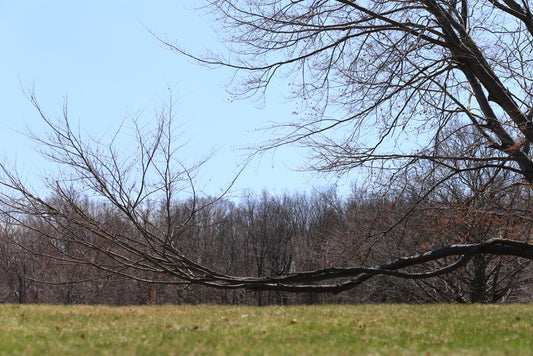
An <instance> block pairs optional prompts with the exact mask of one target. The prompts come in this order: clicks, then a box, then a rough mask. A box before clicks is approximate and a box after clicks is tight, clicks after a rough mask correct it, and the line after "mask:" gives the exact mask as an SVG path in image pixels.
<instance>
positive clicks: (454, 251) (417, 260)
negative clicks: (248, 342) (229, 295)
mask: <svg viewBox="0 0 533 356" xmlns="http://www.w3.org/2000/svg"><path fill="white" fill-rule="evenodd" d="M482 254H492V255H505V256H516V257H521V258H526V259H530V260H531V259H533V244H531V243H528V242H519V241H515V240H507V239H492V240H489V241H486V242H481V243H477V244H455V245H450V246H445V247H441V248H438V249H436V250H432V251H428V252H425V253H422V254H418V255H413V256H408V257H402V258H398V259H397V260H394V261H392V262H390V263H386V264H383V265H380V266H376V267H350V268H327V269H322V270H317V271H312V272H301V273H294V274H290V275H286V276H281V277H277V278H235V277H229V276H228V277H225V278H221V277H215V276H208V277H207V278H205V279H200V280H197V281H193V283H198V284H205V285H209V286H212V287H216V288H223V289H239V288H241V289H248V290H271V291H286V292H330V293H340V292H343V291H346V290H350V289H353V288H355V287H357V286H358V285H360V284H362V283H364V282H365V281H367V280H369V279H371V278H373V277H377V276H392V277H397V278H405V279H426V278H433V277H438V276H440V275H444V274H447V273H451V272H453V271H455V270H457V269H459V268H461V267H464V266H465V265H466V264H467V263H468V262H469V261H470V260H471V259H472V258H473V257H474V256H475V255H482ZM445 258H448V259H451V262H449V264H448V265H447V266H446V267H439V268H434V269H433V268H432V267H427V266H425V265H427V264H429V263H431V262H435V261H439V260H442V259H445ZM413 267H422V268H424V267H425V268H426V269H427V270H426V271H423V272H410V271H408V269H409V268H413ZM335 279H347V280H345V281H342V282H339V283H334V284H313V283H317V282H322V281H332V280H335Z"/></svg>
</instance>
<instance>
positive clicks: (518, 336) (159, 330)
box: [0, 305, 533, 356]
mask: <svg viewBox="0 0 533 356" xmlns="http://www.w3.org/2000/svg"><path fill="white" fill-rule="evenodd" d="M0 354H1V355H39V356H41V355H55V356H59V355H80V354H81V355H108V354H113V355H225V354H229V355H239V354H246V355H321V356H326V355H359V354H362V355H367V354H371V355H533V305H500V306H497V305H417V306H411V305H362V306H346V305H342V306H337V305H330V306H297V307H262V308H257V307H233V306H206V305H200V306H147V307H105V306H46V305H2V306H0Z"/></svg>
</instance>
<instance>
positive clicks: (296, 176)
mask: <svg viewBox="0 0 533 356" xmlns="http://www.w3.org/2000/svg"><path fill="white" fill-rule="evenodd" d="M198 3H199V2H198V1H157V2H147V1H124V0H113V1H101V0H96V1H94V0H93V1H84V2H80V1H48V2H44V1H2V2H0V39H1V43H2V56H0V124H1V126H0V147H1V148H0V149H1V150H2V152H3V156H4V157H6V158H8V159H9V160H12V161H16V162H17V164H18V165H19V166H22V167H23V171H31V170H32V168H33V167H34V166H35V167H41V166H42V162H41V161H40V158H38V157H37V156H36V155H35V154H33V153H32V150H33V147H31V143H30V142H29V141H28V140H26V139H24V137H23V136H22V135H20V134H19V133H17V131H24V130H25V127H30V128H31V129H32V130H34V131H37V132H39V130H42V123H41V122H40V119H39V117H38V115H37V113H36V111H35V110H34V109H33V107H32V106H31V104H30V103H29V102H28V100H27V99H26V98H25V97H24V94H23V88H31V87H34V88H35V91H36V94H37V97H38V98H39V101H40V103H41V105H42V106H43V107H44V108H45V109H46V111H47V112H48V113H50V114H52V115H56V114H57V115H59V114H60V113H61V110H62V105H63V102H64V100H65V98H66V99H67V100H68V107H69V112H70V117H71V120H73V121H74V122H76V123H78V122H79V125H80V127H82V129H84V130H86V131H87V132H89V133H91V134H93V135H95V136H100V135H101V134H103V133H105V132H106V131H109V130H113V129H116V128H117V127H118V126H119V125H120V123H121V122H122V120H123V119H124V117H125V116H126V115H136V114H138V113H141V114H142V115H143V117H145V118H148V119H149V118H150V117H151V116H152V115H153V114H154V113H155V112H156V111H157V110H158V109H159V108H160V107H161V105H163V104H164V103H165V102H166V101H167V100H168V88H169V87H172V88H174V89H173V95H174V97H176V98H178V101H177V104H176V106H175V107H174V110H175V112H176V119H177V121H178V124H179V126H180V129H181V130H182V131H183V138H184V140H186V141H187V142H188V144H187V146H186V148H185V150H184V151H182V153H183V154H184V155H185V156H187V158H193V159H194V158H198V157H202V156H204V155H206V154H208V153H209V152H210V151H211V150H212V149H214V150H215V156H214V157H213V158H212V159H211V160H210V161H209V163H208V164H207V165H206V166H205V167H204V169H203V170H202V173H201V177H200V178H201V182H200V185H201V188H203V190H204V191H206V192H207V193H210V194H216V193H217V192H218V191H219V190H220V189H221V188H222V187H223V186H225V184H227V183H228V182H230V181H231V179H232V177H233V176H234V174H235V172H236V171H238V169H239V164H240V163H241V162H242V161H243V160H244V158H245V156H246V151H243V150H239V148H242V147H247V146H250V145H253V144H257V143H258V142H260V141H261V140H266V139H267V138H268V137H267V136H265V133H264V132H257V131H256V130H255V129H257V128H261V127H265V126H268V125H269V122H272V121H283V120H288V119H290V118H291V117H290V115H291V112H292V107H293V106H292V105H293V104H291V103H288V102H286V101H285V100H284V99H283V97H282V95H277V93H273V94H271V95H269V96H268V97H267V101H266V103H264V105H263V103H257V102H254V101H234V100H231V96H230V95H229V94H228V93H227V92H226V91H225V84H226V83H227V82H228V80H229V78H230V75H231V73H230V72H228V71H226V70H224V69H216V70H213V69H208V68H205V67H202V66H199V65H198V64H195V63H192V62H191V61H190V60H187V59H186V58H184V57H183V56H180V55H178V54H176V53H173V52H171V51H169V50H168V49H166V48H164V47H163V46H162V45H161V44H160V43H159V42H158V41H157V40H156V39H155V38H154V37H153V36H152V35H151V34H150V33H149V31H147V28H149V29H150V30H152V31H153V32H154V33H156V34H158V35H160V36H162V37H166V38H169V39H172V40H174V41H175V42H176V43H179V44H182V45H183V46H184V47H185V48H188V49H191V50H193V51H197V52H201V51H203V50H204V49H207V48H209V49H214V50H217V49H221V46H220V43H218V42H217V41H216V38H215V36H214V34H213V31H212V29H211V27H210V24H209V23H208V20H207V18H206V17H205V16H201V15H202V14H201V12H199V11H194V10H193V9H192V6H193V5H197V4H198ZM303 158H304V152H301V151H298V150H296V149H295V148H294V147H291V148H285V149H281V150H279V151H277V152H276V153H275V154H274V155H266V156H264V157H263V158H262V159H261V160H260V161H254V162H253V163H252V164H251V165H250V166H249V167H248V168H247V169H246V171H245V173H244V174H243V175H242V176H241V177H240V179H239V180H238V181H237V184H236V185H235V190H236V191H237V192H243V191H245V190H251V191H253V192H260V191H262V190H268V191H271V192H273V193H283V192H294V191H298V192H303V191H307V192H310V191H312V190H313V189H316V188H318V189H321V187H324V186H327V185H329V184H332V183H335V181H333V180H331V178H321V177H318V176H317V175H316V174H313V173H301V172H295V171H294V170H293V169H295V168H300V167H302V166H303V164H302V160H303Z"/></svg>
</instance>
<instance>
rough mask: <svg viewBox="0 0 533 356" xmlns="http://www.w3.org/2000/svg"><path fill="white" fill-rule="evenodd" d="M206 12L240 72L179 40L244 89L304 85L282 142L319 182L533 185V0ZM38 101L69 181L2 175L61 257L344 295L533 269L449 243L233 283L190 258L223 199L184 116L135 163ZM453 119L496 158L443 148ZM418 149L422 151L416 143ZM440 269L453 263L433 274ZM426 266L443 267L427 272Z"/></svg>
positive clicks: (161, 125) (175, 280) (494, 247)
mask: <svg viewBox="0 0 533 356" xmlns="http://www.w3.org/2000/svg"><path fill="white" fill-rule="evenodd" d="M207 4H208V5H207V9H212V10H213V11H214V13H215V14H217V15H218V20H219V21H220V22H219V23H222V24H226V25H227V26H228V27H227V29H230V30H225V31H224V32H222V35H223V36H225V37H226V40H227V42H226V43H227V44H228V47H229V48H230V50H231V51H232V54H236V57H237V62H230V61H227V60H224V59H223V58H217V57H214V58H210V57H203V58H200V57H198V56H192V55H191V54H190V53H189V52H187V51H184V50H183V49H181V48H179V46H176V45H173V44H171V43H170V42H168V41H167V42H166V43H167V44H168V45H169V46H171V47H172V48H174V49H176V50H178V51H180V52H181V53H184V54H186V55H189V56H191V57H193V58H195V59H197V60H199V61H201V62H203V63H206V64H213V65H225V66H228V67H231V68H234V69H235V70H237V71H238V72H239V73H244V77H243V78H244V79H245V83H244V86H237V88H238V89H241V90H242V94H253V93H255V92H257V91H259V92H263V90H264V89H266V88H267V87H268V85H269V83H271V82H272V81H273V80H275V78H277V75H278V74H280V75H281V76H282V77H283V76H288V77H289V78H290V84H291V87H292V88H294V89H293V94H294V95H295V96H297V97H299V98H302V113H301V115H299V117H301V119H298V120H296V121H294V122H289V123H285V124H283V123H282V124H281V125H280V127H281V128H284V129H285V131H284V133H283V134H282V135H281V136H280V137H278V138H277V139H275V140H274V141H272V142H270V143H269V144H268V147H270V148H275V147H278V146H280V145H286V144H289V143H295V142H299V143H302V144H305V145H307V146H308V147H310V148H311V149H312V152H314V154H315V156H314V157H315V160H314V161H312V162H313V163H312V168H314V169H317V170H319V171H336V172H346V171H349V170H351V169H354V168H358V167H363V168H367V169H370V170H373V169H377V172H389V171H390V172H393V173H394V172H400V171H402V170H404V171H405V169H407V168H409V167H412V166H413V164H414V163H415V162H419V161H424V162H429V163H431V164H436V165H439V166H444V167H447V168H448V169H450V173H449V175H448V176H446V177H443V178H442V179H440V180H438V181H434V182H432V184H433V188H432V189H430V190H434V189H436V187H438V186H439V185H440V184H443V182H445V181H446V180H447V179H451V178H452V177H454V176H457V175H458V174H460V173H463V172H469V171H475V170H479V169H482V168H497V169H502V170H507V171H510V172H516V173H518V174H519V175H520V176H521V177H522V179H523V180H524V181H525V182H527V183H528V184H531V183H533V161H532V158H531V156H530V153H529V147H530V143H531V142H532V141H533V125H532V121H531V119H532V116H533V114H532V113H533V110H532V108H533V101H532V96H531V94H530V92H531V88H532V80H533V79H532V78H533V73H532V63H533V62H532V61H531V54H530V52H531V36H532V35H533V15H532V14H531V12H530V8H529V3H528V2H526V1H522V2H516V1H514V0H502V1H499V0H489V1H480V0H479V1H467V0H462V1H454V0H447V1H444V0H440V1H430V0H427V1H406V0H401V1H368V0H367V1H365V0H363V1H357V2H356V1H349V0H298V1H289V0H275V1H268V2H265V1H260V0H242V1H239V0H234V1H229V0H208V1H207ZM31 100H32V101H33V103H34V104H35V106H36V108H37V109H38V110H39V112H40V114H41V116H42V118H43V120H44V121H45V122H46V123H47V124H48V126H49V129H50V130H49V134H48V136H35V137H34V139H35V140H36V141H37V142H38V143H40V144H42V147H43V148H44V154H45V156H47V157H48V158H49V159H51V160H52V161H54V162H56V163H58V164H59V165H60V166H62V167H63V170H61V171H60V175H59V177H56V178H55V179H51V180H49V181H48V182H47V183H48V189H49V193H48V194H49V197H46V198H45V197H43V196H42V195H40V194H37V193H35V192H34V191H32V189H31V188H30V187H28V186H26V185H25V184H24V182H23V180H22V179H20V178H19V177H18V176H17V175H16V174H15V173H13V171H12V170H10V169H9V167H7V166H5V165H3V166H2V167H1V168H2V177H1V178H0V183H1V184H2V185H3V187H4V190H3V191H2V193H1V195H0V200H1V203H2V209H3V212H4V214H6V215H7V216H9V218H10V219H11V220H12V221H15V222H16V223H17V224H19V225H20V227H21V228H23V229H30V230H32V229H33V230H32V231H33V232H34V233H35V236H38V237H40V238H43V239H47V240H49V241H52V242H53V244H52V245H53V247H54V249H55V252H54V254H48V253H47V252H46V251H45V252H43V251H36V252H37V253H40V254H43V255H45V256H46V257H47V258H55V259H60V260H65V262H69V263H76V264H85V265H89V266H92V267H94V268H98V269H100V270H101V271H103V272H106V273H110V274H111V273H112V274H119V275H123V276H127V277H129V278H133V279H137V280H140V281H150V282H154V283H165V284H169V283H170V284H181V283H185V284H201V285H204V286H210V287H216V288H225V289H250V290H274V291H290V292H319V291H322V292H342V291H345V290H348V289H351V288H354V287H356V286H358V285H360V284H361V283H363V282H365V281H367V280H368V279H370V278H372V277H374V276H378V275H387V276H395V277H402V278H408V279H423V278H430V277H435V276H439V275H442V274H445V273H450V272H452V271H454V270H456V269H458V268H460V267H463V266H465V265H466V264H467V263H468V262H469V261H470V260H472V259H473V258H474V256H478V255H480V254H493V255H512V256H517V257H522V258H527V259H531V258H533V245H532V244H530V243H529V242H528V241H529V239H530V237H529V236H528V237H525V238H524V240H523V241H516V240H510V239H503V238H495V239H491V240H489V241H486V242H481V243H478V242H476V243H465V244H459V245H450V246H446V247H442V248H437V249H434V250H431V251H427V252H425V253H422V254H418V255H413V256H411V257H405V258H400V259H397V260H394V261H392V262H390V263H384V264H381V265H378V266H375V267H353V266H348V267H340V266H330V267H326V268H321V269H317V270H314V271H307V272H293V271H290V270H289V271H287V268H281V269H280V270H282V272H283V274H282V275H276V274H275V273H274V275H270V276H260V277H246V276H244V277H243V276H234V275H231V274H225V273H223V272H221V271H217V270H216V269H214V268H211V267H210V266H209V265H208V263H203V262H202V261H201V254H200V255H197V256H196V257H192V256H194V255H195V254H197V253H198V251H190V246H196V245H195V244H190V243H188V241H187V237H188V236H189V235H190V236H194V234H189V233H190V232H191V231H192V230H194V229H197V228H198V226H197V225H196V222H197V221H196V217H197V216H198V213H199V212H200V211H202V210H203V209H205V208H206V207H208V206H210V205H211V204H212V200H203V199H198V198H199V197H198V195H197V192H196V190H195V185H194V174H195V172H196V170H197V168H199V166H200V165H201V164H198V165H193V166H192V167H187V166H186V165H184V164H183V163H181V162H180V161H179V160H176V157H177V154H178V153H177V152H175V151H174V149H173V146H172V143H173V140H172V136H171V134H172V129H171V125H170V122H171V120H170V119H169V118H170V117H171V113H170V112H166V113H164V114H163V115H161V117H160V118H159V120H157V125H156V127H155V129H154V130H153V131H152V132H151V133H150V134H149V135H148V136H146V135H145V134H144V133H143V131H142V129H141V127H139V126H136V127H135V130H136V142H135V144H136V146H137V151H136V152H135V153H134V154H132V155H127V154H126V155H121V154H120V153H121V152H120V151H119V150H118V149H117V147H116V145H114V144H113V142H112V143H111V144H102V143H101V142H98V141H94V140H90V139H87V138H84V137H83V136H82V135H80V134H79V133H77V132H76V131H75V130H73V128H72V127H71V124H70V122H69V120H68V116H67V113H66V110H65V113H64V117H63V119H62V120H59V121H53V120H51V119H50V118H49V117H48V116H47V115H46V114H45V113H44V112H43V110H42V108H41V107H40V106H39V105H38V104H37V102H36V100H35V98H34V97H33V96H31ZM168 109H169V110H170V108H168ZM450 123H453V125H459V126H460V127H466V126H470V127H472V128H473V129H474V130H476V132H477V134H478V136H479V137H481V138H482V141H480V143H479V144H480V145H482V146H484V147H486V148H487V149H488V150H489V152H490V154H489V155H487V156H483V157H481V156H477V155H476V151H475V150H464V151H463V152H462V153H461V155H459V156H456V155H450V154H447V153H446V152H443V151H441V150H439V147H440V146H441V145H442V144H443V143H444V142H447V141H449V140H451V139H453V137H454V136H455V134H454V131H453V130H451V131H450V130H445V128H446V127H448V126H449V125H450ZM146 137H148V138H146ZM406 140H409V142H412V143H410V144H407V145H405V144H404V142H406ZM370 172H373V171H370ZM183 192H186V193H187V194H188V195H190V196H191V197H192V198H190V199H189V200H188V202H189V207H188V209H182V210H183V211H180V212H178V211H176V209H174V205H173V202H174V201H175V200H176V199H178V198H179V197H180V194H181V193H183ZM85 197H89V198H90V199H96V200H99V201H102V202H104V203H105V204H107V209H108V211H107V212H108V215H107V217H108V218H106V215H105V214H96V213H95V212H94V211H91V209H90V208H88V206H87V205H86V204H85V205H84V204H83V200H84V199H85ZM154 201H155V202H157V203H158V204H161V205H162V206H163V209H162V211H163V214H162V215H161V214H159V215H158V216H157V217H155V216H153V214H152V211H153V209H151V208H150V204H151V203H152V202H154ZM407 215H408V214H406V215H405V216H407ZM28 217H33V218H34V219H38V220H39V221H40V222H42V223H43V224H45V225H46V226H47V227H48V228H47V229H39V230H37V229H35V227H34V226H35V225H32V224H28V223H26V221H27V220H26V219H27V218H28ZM399 220H400V221H405V219H403V218H401V217H400V218H399ZM117 222H120V223H117ZM199 228H202V227H201V226H200V227H199ZM279 237H280V238H281V236H279ZM189 242H190V241H189ZM72 244H74V245H75V246H76V247H77V248H75V249H73V248H72V246H69V245H72ZM188 249H189V250H188ZM69 251H70V252H69ZM72 251H74V252H73V253H72ZM95 252H96V253H97V255H98V257H99V259H98V261H97V260H95V254H94V253H95ZM435 260H443V261H445V262H446V264H444V265H443V266H440V267H436V268H431V267H434V265H433V264H431V263H432V262H433V261H435ZM427 263H430V269H428V270H421V269H420V268H417V266H418V267H420V266H422V267H424V266H426V264H427ZM284 266H288V265H287V264H286V263H285V264H284ZM413 268H414V269H413ZM161 276H163V277H161Z"/></svg>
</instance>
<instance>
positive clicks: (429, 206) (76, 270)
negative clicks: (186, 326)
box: [0, 188, 533, 305]
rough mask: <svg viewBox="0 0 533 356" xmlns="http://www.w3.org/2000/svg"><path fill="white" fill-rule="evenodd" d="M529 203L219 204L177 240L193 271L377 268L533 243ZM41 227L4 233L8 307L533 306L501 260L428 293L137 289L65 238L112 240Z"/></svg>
mask: <svg viewBox="0 0 533 356" xmlns="http://www.w3.org/2000/svg"><path fill="white" fill-rule="evenodd" d="M528 192H529V189H520V188H516V189H506V190H505V191H488V192H485V193H484V194H477V195H476V196H471V197H468V196H467V197H465V196H463V195H461V194H455V193H453V192H450V191H448V192H447V193H446V194H434V195H432V197H431V199H424V200H423V201H421V200H420V199H419V197H417V191H416V190H404V191H402V192H399V193H397V194H392V193H389V194H381V195H379V194H376V193H367V192H365V191H361V190H359V191H355V192H354V193H353V194H352V195H351V196H350V197H348V198H340V197H338V196H337V194H336V193H335V192H334V191H333V190H331V191H325V192H322V193H316V194H313V195H299V194H293V195H279V196H278V195H271V194H268V193H263V194H259V195H250V196H247V197H244V198H241V199H240V200H239V201H238V202H236V201H233V200H229V199H226V200H224V199H222V200H216V201H213V202H211V203H210V204H208V205H207V207H206V208H204V209H202V210H200V211H198V212H196V213H195V214H193V215H192V216H193V218H192V219H189V220H187V219H181V220H180V221H187V224H186V226H183V225H180V226H176V227H175V231H174V232H173V236H175V243H176V244H177V245H179V248H180V249H181V250H182V251H186V252H187V253H188V256H189V257H190V258H191V259H195V260H196V261H198V262H199V263H201V264H202V265H205V266H208V267H209V268H211V269H212V270H215V271H219V272H221V273H224V274H228V275H235V276H257V277H262V276H277V275H283V274H288V273H291V272H293V271H306V270H315V269H319V268H327V267H335V266H374V265H379V264H382V263H385V262H388V261H390V260H393V259H395V258H397V257H398V256H406V255H411V254H413V253H419V252H424V251H426V250H429V249H433V248H436V247H438V246H441V245H446V244H452V243H473V242H479V241H484V240H487V239H490V238H496V237H499V238H512V239H516V240H522V241H529V240H530V239H531V234H532V232H531V228H532V227H533V224H531V217H532V216H531V207H530V206H529V202H530V199H529V196H525V195H527V194H529V193H528ZM52 199H53V198H52ZM206 201H207V200H206ZM84 204H86V206H87V207H89V208H90V209H91V210H92V211H94V213H95V214H97V215H98V216H99V217H100V219H98V221H100V222H101V223H105V224H110V225H113V226H114V227H115V228H120V229H122V231H128V230H131V231H132V234H131V239H132V241H134V240H135V239H141V238H142V236H136V234H138V233H137V232H136V230H135V229H133V228H131V227H130V226H129V224H130V223H129V222H128V221H125V220H124V219H122V218H120V214H117V213H116V211H114V208H112V207H110V206H109V205H106V204H104V203H98V202H93V201H91V200H90V199H88V198H87V199H86V202H85V203H84ZM190 207H191V204H190V202H189V201H181V202H176V203H175V204H174V206H172V209H173V210H174V212H173V214H182V215H183V216H187V215H188V214H191V212H190ZM164 208H165V207H161V206H158V204H157V203H154V202H152V203H147V204H146V206H145V207H144V212H145V215H146V216H145V217H144V219H146V221H149V222H150V223H151V224H153V225H154V226H155V225H157V224H158V221H159V220H160V219H162V217H164V216H165V214H164V213H163V212H162V209H164ZM47 218H48V219H50V217H47ZM26 219H29V218H26ZM31 219H32V221H31V224H28V221H27V220H26V221H24V224H22V225H25V227H24V228H22V227H21V224H20V223H18V222H16V221H13V220H12V219H11V220H10V219H7V218H6V219H4V221H3V224H2V231H1V236H0V242H1V243H0V272H1V273H0V302H5V303H61V304H63V303H64V304H72V303H87V304H93V303H103V304H112V305H125V304H168V303H170V304H180V303H192V304H196V303H220V304H250V305H266V304H295V303H305V304H311V303H390V302H402V303H404V302H405V303H428V302H430V303H431V302H460V303H470V302H490V303H492V302H498V303H499V302H530V301H533V296H532V291H533V270H532V266H531V263H530V262H529V261H527V260H520V259H515V258H510V257H496V256H476V257H475V258H474V260H473V261H472V262H471V263H470V264H469V265H468V266H467V267H466V268H465V269H464V270H461V271H460V272H459V273H454V274H451V275H446V276H444V277H442V276H441V277H438V278H434V279H429V280H421V281H418V280H401V279H400V280H399V279H391V278H387V277H379V278H375V279H372V280H371V281H369V282H368V283H366V284H363V285H361V286H359V287H357V288H355V289H353V290H351V291H348V292H344V293H341V294H337V295H334V294H316V293H315V294H313V293H301V294H290V293H281V292H249V291H243V290H219V289H213V288H208V287H205V286H197V285H188V284H179V283H173V284H168V283H167V282H168V281H167V280H165V279H162V278H161V279H159V276H157V275H154V274H153V273H152V272H150V273H148V272H147V273H146V275H143V274H142V273H141V272H139V274H138V280H132V279H129V278H125V277H122V276H121V275H120V272H119V274H113V273H108V272H106V271H105V266H106V264H108V263H111V262H112V261H111V259H112V254H111V253H109V254H105V253H97V252H95V251H94V249H91V250H90V251H84V250H83V248H82V247H80V245H79V244H77V245H73V244H71V243H69V241H70V239H69V238H66V237H68V236H69V235H71V234H77V235H76V236H77V239H78V240H79V239H80V236H83V238H84V239H86V240H84V241H87V242H88V243H89V242H90V243H91V244H99V243H100V244H102V246H100V248H101V251H107V250H106V246H105V245H104V244H105V243H106V242H105V240H101V241H100V240H99V237H98V236H95V235H94V234H91V232H90V231H87V230H80V229H79V228H78V227H73V228H72V229H68V228H66V227H65V226H68V224H65V223H61V224H58V225H57V229H56V231H49V232H48V234H53V235H54V236H57V239H55V240H53V241H51V240H49V239H45V238H43V237H42V234H40V232H42V229H49V230H50V229H53V227H52V226H50V224H43V223H42V221H41V220H40V218H39V217H38V216H34V217H31ZM28 226H32V227H33V228H32V229H30V228H28ZM61 236H65V238H64V239H62V238H61ZM62 241H64V242H62ZM111 252H112V251H111ZM87 254H92V255H90V256H88V255H87ZM67 256H68V257H69V258H66V257H67ZM73 256H74V257H75V256H79V257H80V258H79V261H80V263H73V261H72V257H73ZM83 261H91V263H83ZM441 262H442V263H443V264H444V263H449V262H450V261H441ZM131 263H135V261H132V262H131ZM96 265H98V266H100V267H101V268H95V267H94V266H96ZM206 278H208V276H206ZM147 281H150V282H147ZM45 282H47V283H45Z"/></svg>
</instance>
